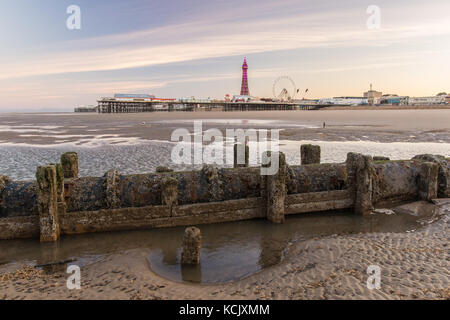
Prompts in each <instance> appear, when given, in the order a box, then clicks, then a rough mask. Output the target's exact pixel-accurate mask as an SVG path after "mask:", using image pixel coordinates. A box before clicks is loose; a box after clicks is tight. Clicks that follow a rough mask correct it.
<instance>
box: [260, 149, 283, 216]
mask: <svg viewBox="0 0 450 320" xmlns="http://www.w3.org/2000/svg"><path fill="white" fill-rule="evenodd" d="M263 156H265V157H267V159H266V161H264V162H265V163H266V164H264V165H263V166H264V167H270V166H271V165H272V163H271V162H269V161H267V160H268V159H270V158H271V156H272V152H271V151H267V152H265V153H264V154H263ZM274 156H275V157H277V156H278V170H277V171H276V173H275V174H272V175H266V176H264V177H263V180H264V181H265V183H264V197H265V201H266V217H267V219H268V220H270V221H271V222H273V223H283V222H284V221H285V218H284V211H285V210H284V200H285V198H286V194H287V190H286V174H287V167H286V157H285V155H284V153H282V152H277V153H275V154H274Z"/></svg>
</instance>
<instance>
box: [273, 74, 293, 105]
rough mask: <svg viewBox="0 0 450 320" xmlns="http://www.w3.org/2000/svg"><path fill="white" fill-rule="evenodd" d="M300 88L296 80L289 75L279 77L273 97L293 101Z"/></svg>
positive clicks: (275, 82)
mask: <svg viewBox="0 0 450 320" xmlns="http://www.w3.org/2000/svg"><path fill="white" fill-rule="evenodd" d="M297 92H298V89H297V87H296V85H295V82H294V80H292V79H291V78H290V77H288V76H281V77H278V78H277V79H276V80H275V81H274V83H273V87H272V93H273V97H274V98H275V99H276V100H279V101H291V100H293V99H294V98H295V95H296V94H297Z"/></svg>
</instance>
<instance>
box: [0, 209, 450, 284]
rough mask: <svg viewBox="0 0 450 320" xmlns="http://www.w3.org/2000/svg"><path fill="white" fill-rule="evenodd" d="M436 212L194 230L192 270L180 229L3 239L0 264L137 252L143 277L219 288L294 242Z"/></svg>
mask: <svg viewBox="0 0 450 320" xmlns="http://www.w3.org/2000/svg"><path fill="white" fill-rule="evenodd" d="M446 212H447V213H448V211H446ZM442 213H443V212H442V210H440V209H439V210H438V209H437V207H436V206H433V205H429V206H427V205H425V207H420V208H419V213H418V212H412V211H408V210H400V211H399V212H397V213H395V214H390V215H386V214H381V213H378V214H373V215H369V216H366V217H361V216H355V215H354V214H353V213H351V212H348V211H347V212H345V211H344V212H326V213H311V214H301V215H297V216H289V217H287V219H286V223H284V224H281V225H277V224H272V223H270V222H268V221H266V220H264V219H260V220H249V221H240V222H228V223H218V224H210V225H199V226H198V227H199V228H200V230H201V232H202V242H203V245H202V251H201V263H200V265H199V266H197V267H195V266H194V267H192V266H191V267H182V266H181V265H180V261H181V245H182V239H183V233H184V227H175V228H164V229H151V230H141V231H122V232H110V233H95V234H83V235H74V236H62V237H61V238H60V239H59V241H57V242H56V243H45V244H41V243H39V240H38V239H29V240H3V241H0V264H9V265H14V264H23V263H27V264H32V265H39V264H45V263H49V262H57V261H65V260H73V262H71V264H77V265H79V266H80V267H83V266H84V265H87V264H91V263H95V262H96V261H99V260H102V259H104V258H105V257H107V256H108V255H110V254H114V253H120V252H123V251H127V250H131V249H137V248H143V249H148V250H149V255H148V257H147V260H148V264H149V272H155V273H156V274H158V275H160V276H162V277H165V278H167V279H170V280H173V281H178V282H181V281H186V282H193V283H199V284H208V283H224V282H229V281H236V280H239V279H242V278H245V277H247V276H249V275H251V274H254V273H256V272H259V271H260V270H262V269H264V268H267V267H271V266H274V265H276V264H278V263H280V262H282V261H283V259H284V257H285V255H286V254H287V253H288V251H289V247H290V246H291V245H292V244H293V243H295V242H299V241H304V240H307V239H312V238H317V237H323V236H329V235H333V234H340V235H341V234H354V233H373V232H383V233H384V232H414V231H415V230H417V229H419V228H421V227H423V226H424V225H427V224H429V223H432V222H434V221H436V220H437V219H438V218H439V217H440V216H441V215H442Z"/></svg>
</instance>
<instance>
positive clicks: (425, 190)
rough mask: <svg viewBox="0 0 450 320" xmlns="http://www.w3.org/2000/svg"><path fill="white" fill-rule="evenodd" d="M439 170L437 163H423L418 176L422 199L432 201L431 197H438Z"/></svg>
mask: <svg viewBox="0 0 450 320" xmlns="http://www.w3.org/2000/svg"><path fill="white" fill-rule="evenodd" d="M438 171H439V165H438V164H437V163H433V162H423V163H421V165H420V173H419V177H418V180H419V181H418V187H419V197H420V199H421V200H425V201H430V200H431V199H435V198H437V196H438Z"/></svg>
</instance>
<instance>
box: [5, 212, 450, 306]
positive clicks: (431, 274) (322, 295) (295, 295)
mask: <svg viewBox="0 0 450 320" xmlns="http://www.w3.org/2000/svg"><path fill="white" fill-rule="evenodd" d="M448 226H449V217H448V215H447V216H445V217H443V218H442V219H441V220H440V221H438V222H436V223H434V224H432V225H429V226H428V227H426V228H424V229H421V230H419V231H415V232H411V233H369V234H352V235H331V236H327V237H323V238H314V239H310V240H306V241H302V242H298V243H294V244H293V245H292V246H291V248H290V250H289V252H288V254H287V256H286V258H285V260H284V261H283V262H282V263H281V264H277V265H275V266H272V267H269V268H266V269H264V270H262V271H261V272H259V273H257V274H254V275H252V276H250V277H248V278H245V279H243V280H240V281H236V282H232V283H226V284H220V285H217V284H212V285H198V284H190V283H185V282H184V283H178V282H174V281H170V280H167V279H165V278H163V277H160V276H158V275H157V274H155V273H153V272H152V271H151V270H150V269H149V265H148V262H147V257H148V255H149V253H150V250H149V249H145V248H138V249H131V250H127V251H124V252H121V253H115V254H111V255H109V256H107V257H106V258H105V259H103V260H101V261H99V262H96V263H92V264H90V265H87V266H85V267H83V268H82V269H81V275H82V280H81V289H80V290H68V289H67V288H66V279H67V276H68V275H67V274H65V273H64V272H59V273H58V272H57V273H52V274H45V273H44V272H42V271H36V269H34V268H30V267H24V268H22V269H19V271H17V270H15V271H14V270H9V271H10V272H11V273H6V271H8V267H7V266H3V267H0V299H195V300H198V299H447V300H448V299H450V268H449V263H450V261H449V255H448V252H449V251H448V250H449V249H448ZM369 265H378V266H379V267H380V268H381V287H380V289H373V290H371V289H368V288H367V285H366V281H367V278H368V274H367V273H366V271H367V267H368V266H369ZM15 268H17V266H16V267H15Z"/></svg>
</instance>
